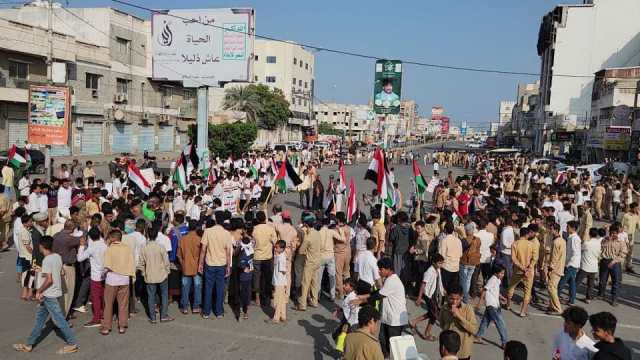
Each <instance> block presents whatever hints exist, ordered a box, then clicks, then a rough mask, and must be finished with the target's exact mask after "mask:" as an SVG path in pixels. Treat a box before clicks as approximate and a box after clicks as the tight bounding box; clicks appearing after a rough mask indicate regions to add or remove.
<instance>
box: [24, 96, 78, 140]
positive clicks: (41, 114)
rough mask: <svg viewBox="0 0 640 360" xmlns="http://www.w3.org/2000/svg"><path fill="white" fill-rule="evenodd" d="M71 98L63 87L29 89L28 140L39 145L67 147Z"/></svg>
mask: <svg viewBox="0 0 640 360" xmlns="http://www.w3.org/2000/svg"><path fill="white" fill-rule="evenodd" d="M70 109H71V96H70V93H69V88H67V87H63V86H36V85H32V86H30V87H29V113H28V131H27V138H28V140H29V142H30V143H32V144H38V145H67V143H68V139H69V122H70V112H69V110H70Z"/></svg>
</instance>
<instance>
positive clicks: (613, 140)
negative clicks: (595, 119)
mask: <svg viewBox="0 0 640 360" xmlns="http://www.w3.org/2000/svg"><path fill="white" fill-rule="evenodd" d="M630 146H631V126H607V131H606V132H605V134H604V149H605V150H614V151H628V150H629V147H630Z"/></svg>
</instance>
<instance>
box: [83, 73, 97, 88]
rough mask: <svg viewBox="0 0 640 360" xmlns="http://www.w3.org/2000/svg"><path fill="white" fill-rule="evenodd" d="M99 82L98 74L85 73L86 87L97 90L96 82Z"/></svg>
mask: <svg viewBox="0 0 640 360" xmlns="http://www.w3.org/2000/svg"><path fill="white" fill-rule="evenodd" d="M99 82H100V75H98V74H92V73H86V77H85V87H86V88H87V89H92V90H98V83H99Z"/></svg>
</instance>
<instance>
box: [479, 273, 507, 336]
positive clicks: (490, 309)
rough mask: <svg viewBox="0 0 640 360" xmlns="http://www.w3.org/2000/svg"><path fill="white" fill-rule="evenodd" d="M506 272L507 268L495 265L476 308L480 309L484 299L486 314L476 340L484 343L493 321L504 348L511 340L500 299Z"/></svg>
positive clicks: (483, 316)
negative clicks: (501, 284) (484, 337)
mask: <svg viewBox="0 0 640 360" xmlns="http://www.w3.org/2000/svg"><path fill="white" fill-rule="evenodd" d="M505 272H506V270H505V269H504V268H503V267H502V266H500V265H497V266H495V267H494V269H493V276H491V278H489V281H487V283H486V285H485V286H484V289H483V290H482V294H481V295H480V300H479V301H478V304H477V305H476V309H478V310H479V308H480V304H481V303H482V301H483V300H484V303H485V308H484V315H482V321H481V322H480V329H479V330H478V332H477V333H476V335H475V337H476V340H475V342H476V343H477V344H484V341H483V340H482V336H483V335H484V332H485V331H486V330H487V327H489V325H491V322H493V323H494V324H496V328H497V329H498V334H500V343H501V347H502V348H504V347H505V345H506V344H507V341H508V340H509V337H508V335H507V326H506V324H505V322H504V318H503V317H502V310H501V307H500V299H501V298H502V295H500V282H501V281H502V278H504V274H505Z"/></svg>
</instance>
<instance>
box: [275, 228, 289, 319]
mask: <svg viewBox="0 0 640 360" xmlns="http://www.w3.org/2000/svg"><path fill="white" fill-rule="evenodd" d="M285 247H287V243H286V242H285V241H284V240H278V241H277V242H276V245H275V247H274V252H275V256H274V259H273V302H274V308H275V312H274V313H273V318H272V319H271V322H272V323H274V324H277V323H280V322H286V321H287V292H286V291H287V290H286V288H287V271H288V270H287V257H286V255H285V254H284V249H285Z"/></svg>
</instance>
